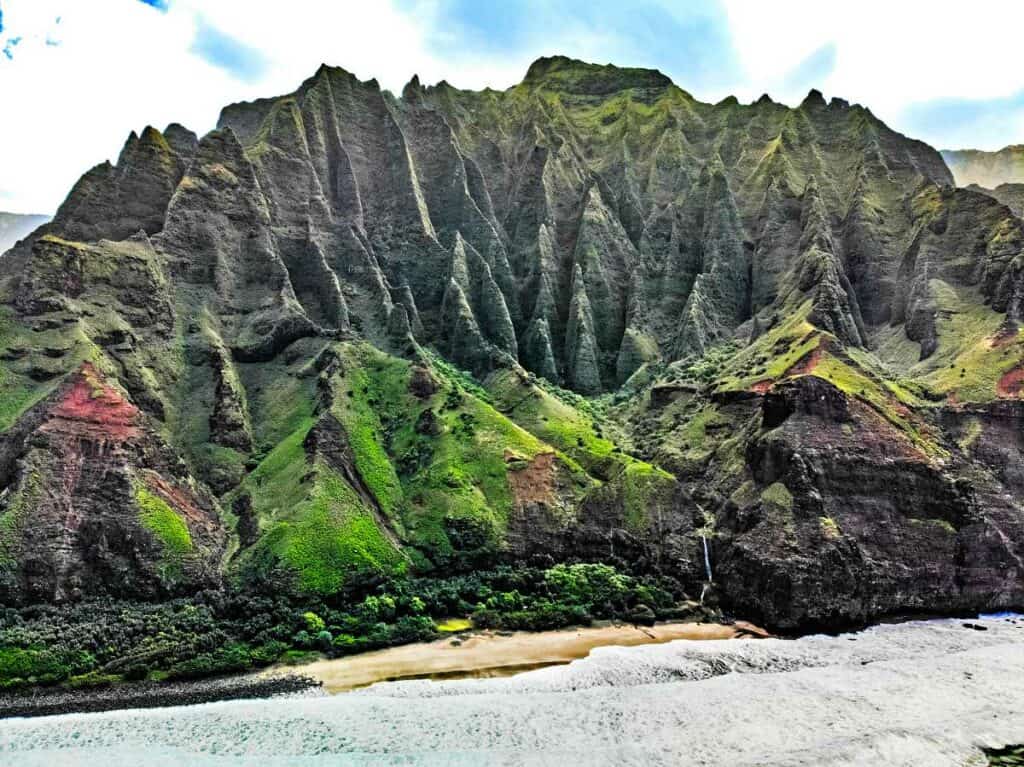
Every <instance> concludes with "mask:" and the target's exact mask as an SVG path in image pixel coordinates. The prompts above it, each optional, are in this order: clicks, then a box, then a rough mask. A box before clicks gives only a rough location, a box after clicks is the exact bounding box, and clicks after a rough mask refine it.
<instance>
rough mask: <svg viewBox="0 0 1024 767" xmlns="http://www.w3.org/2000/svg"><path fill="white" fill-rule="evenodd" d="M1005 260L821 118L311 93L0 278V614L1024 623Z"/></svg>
mask: <svg viewBox="0 0 1024 767" xmlns="http://www.w3.org/2000/svg"><path fill="white" fill-rule="evenodd" d="M1022 249H1024V223H1022V221H1021V219H1020V218H1019V217H1017V216H1015V215H1014V214H1013V213H1012V212H1011V211H1010V210H1009V209H1008V208H1006V207H1004V206H1003V205H1002V204H1000V203H999V202H998V201H997V200H995V199H992V198H991V197H988V196H986V195H983V194H978V193H975V192H971V191H967V190H962V189H956V188H954V185H953V176H952V175H951V174H950V171H949V169H948V168H947V166H946V164H945V163H944V162H943V159H942V157H941V156H940V155H939V153H938V152H936V151H935V150H933V149H932V148H930V147H929V146H927V145H925V144H923V143H921V142H919V141H914V140H912V139H909V138H907V137H905V136H902V135H900V134H898V133H896V132H894V131H892V130H891V129H889V128H888V127H887V126H885V125H884V124H883V123H881V122H880V121H879V120H878V119H877V118H875V117H874V116H873V115H872V113H871V112H870V111H869V110H868V109H866V108H864V107H861V106H857V105H850V104H848V103H846V102H844V101H842V100H840V99H832V100H831V101H829V102H826V101H825V100H824V99H823V98H822V96H821V94H820V93H818V92H816V91H812V92H811V93H810V94H809V95H808V96H807V98H806V99H805V100H804V102H803V103H802V104H801V105H800V106H799V107H797V108H795V109H792V108H789V107H786V106H784V105H781V104H776V103H774V102H772V101H771V100H770V99H768V98H767V97H763V98H762V99H760V100H759V101H757V102H756V103H753V104H749V105H743V104H740V103H738V102H737V101H736V100H735V99H726V100H724V101H722V102H720V103H718V104H705V103H701V102H699V101H697V100H696V99H694V98H693V97H692V96H690V95H689V94H688V93H686V92H685V91H683V90H682V89H680V88H678V87H677V86H675V85H674V84H673V83H672V82H670V81H669V80H668V78H666V77H665V76H663V75H662V74H660V73H658V72H655V71H650V70H640V69H622V68H617V67H612V66H604V67H601V66H595V65H591V64H585V63H582V62H579V61H572V60H569V59H565V58H560V57H556V58H550V59H540V60H538V61H537V62H535V63H534V64H533V65H532V66H531V67H530V69H529V71H528V73H527V75H526V78H525V79H524V80H523V82H522V83H520V84H518V85H516V86H514V87H512V88H510V89H508V90H505V91H493V90H484V91H479V92H470V91H462V90H458V89H456V88H453V87H452V86H450V85H448V84H447V83H443V82H442V83H440V84H438V85H436V86H433V87H424V86H422V85H421V84H420V83H419V81H418V79H416V78H414V79H413V80H412V81H411V82H410V83H409V84H408V85H407V86H406V87H405V89H404V91H403V93H402V95H401V97H395V96H394V95H392V94H390V93H388V92H386V91H382V90H381V89H380V88H379V86H378V85H377V83H376V82H375V81H373V80H371V81H368V82H361V81H359V80H358V79H356V78H355V77H353V76H352V75H351V74H349V73H347V72H345V71H343V70H340V69H336V68H329V67H326V66H325V67H321V69H320V70H318V71H317V72H316V74H315V75H313V77H311V78H310V79H309V80H307V81H306V82H304V83H303V84H302V85H301V86H300V87H299V88H298V90H296V91H295V92H294V93H292V94H289V95H287V96H282V97H279V98H270V99H264V100H260V101H256V102H252V103H243V104H234V105H231V106H228V107H226V108H225V109H224V110H223V112H222V114H221V117H220V121H219V124H218V128H217V129H216V130H214V131H212V132H211V133H209V134H207V135H206V136H204V137H202V138H201V139H199V138H197V137H196V136H194V135H193V134H191V133H189V132H188V131H187V130H185V129H184V128H182V127H181V126H176V125H172V126H170V127H169V128H168V129H167V130H165V131H164V132H160V131H157V130H155V129H152V128H147V129H146V130H145V131H144V132H143V133H142V135H141V136H136V135H135V134H132V136H131V137H129V139H128V141H127V143H126V144H125V147H124V150H123V151H122V153H121V156H120V158H119V159H118V162H117V164H116V165H110V164H109V163H107V164H103V165H100V166H97V167H96V168H94V169H92V170H91V171H89V172H88V173H87V174H86V175H85V176H83V177H82V179H81V180H80V181H79V182H78V184H77V185H76V186H75V187H74V189H73V190H72V191H71V193H70V194H69V196H68V198H67V200H66V201H65V203H64V205H63V206H62V207H61V208H60V210H59V211H58V213H57V215H56V217H55V218H54V220H53V221H52V222H51V223H50V224H47V225H46V226H45V227H44V228H43V229H42V230H40V231H39V232H37V233H36V234H35V235H33V237H32V238H30V240H29V241H26V242H24V243H22V244H21V245H19V246H18V247H17V248H15V249H14V250H12V251H11V252H10V253H9V254H7V255H6V256H5V257H4V258H3V260H2V261H0V304H2V309H0V311H2V315H0V338H2V351H0V403H2V404H0V430H2V434H0V599H2V601H4V602H6V603H9V604H24V603H30V602H36V601H68V600H76V599H82V598H88V597H93V596H103V595H117V596H120V597H136V598H140V599H143V598H145V599H163V598H167V597H169V596H172V595H175V594H186V593H190V592H192V591H195V590H197V589H200V588H205V587H210V586H216V585H217V584H219V583H221V582H223V580H224V579H227V580H228V581H230V582H233V583H235V584H237V585H239V586H240V587H242V588H251V589H253V590H255V591H257V592H258V591H261V590H262V591H268V590H269V591H288V592H297V593H304V594H312V595H320V596H324V595H331V594H336V593H339V592H340V591H343V590H344V589H346V588H349V587H351V586H352V585H353V584H358V583H366V582H372V581H373V579H375V578H381V577H389V578H394V577H397V578H402V577H405V576H409V575H418V574H426V575H440V574H448V573H452V572H466V571H472V570H474V569H480V568H486V567H491V566H493V565H495V564H498V563H502V562H513V563H541V564H545V563H546V564H550V563H552V562H559V561H588V562H594V561H603V562H608V563H611V564H614V565H617V566H619V567H620V568H623V569H627V570H631V571H636V572H647V573H655V574H657V573H664V574H670V575H671V576H672V577H673V578H675V579H677V580H678V581H680V582H682V583H684V584H685V585H686V587H687V589H688V591H689V592H692V593H693V594H694V595H697V594H699V593H701V591H702V584H704V583H705V582H706V581H708V580H709V574H708V572H707V570H708V569H709V568H710V569H711V570H712V571H713V572H712V573H711V574H710V575H711V579H713V581H714V584H715V588H716V589H717V593H718V596H719V598H720V599H721V600H722V602H723V604H725V605H726V606H727V607H729V608H731V609H732V610H734V611H735V612H737V613H739V614H743V615H746V616H750V617H752V618H755V619H758V620H763V621H765V622H766V623H768V624H770V625H773V626H779V627H789V628H793V627H806V626H814V625H828V624H830V623H835V622H841V621H852V620H864V619H867V618H869V617H872V616H876V615H879V614H883V613H887V612H893V611H897V610H911V609H913V610H933V611H935V610H941V611H949V610H968V609H970V610H977V609H994V608H998V607H1005V606H1010V605H1020V604H1022V603H1024V564H1022V562H1024V560H1022V559H1021V555H1022V553H1024V551H1022V548H1024V511H1022V508H1021V499H1022V498H1024V474H1022V473H1021V472H1020V471H1019V469H1018V468H1017V467H1018V466H1020V465H1021V460H1020V459H1021V458H1022V457H1024V440H1022V438H1021V436H1020V428H1019V424H1020V422H1021V419H1024V404H1022V402H1021V399H1020V397H1021V391H1022V390H1024V363H1022V351H1024V345H1022V341H1021V339H1020V336H1019V332H1018V323H1019V320H1020V315H1021V311H1022V306H1021V301H1022V299H1024V273H1022V268H1024V258H1022V256H1021V252H1022Z"/></svg>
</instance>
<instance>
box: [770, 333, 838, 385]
mask: <svg viewBox="0 0 1024 767" xmlns="http://www.w3.org/2000/svg"><path fill="white" fill-rule="evenodd" d="M828 348H829V347H828V340H827V339H825V338H822V337H819V338H818V345H817V346H816V347H814V348H813V349H811V350H810V351H809V352H807V353H806V354H805V355H804V356H803V357H801V358H800V359H798V360H797V361H796V362H794V363H793V364H792V365H790V366H789V367H788V368H786V371H785V372H784V373H783V374H782V375H781V376H779V380H780V381H781V380H782V379H783V378H791V377H793V376H804V375H808V374H810V373H813V372H814V369H815V368H816V367H818V363H820V362H821V358H822V355H824V353H825V352H826V351H828ZM774 385H775V381H773V380H772V379H771V378H765V379H763V380H761V381H758V382H757V383H755V384H753V385H752V386H751V387H750V391H752V392H755V393H757V394H765V393H766V392H767V391H768V390H769V389H771V388H772V386H774Z"/></svg>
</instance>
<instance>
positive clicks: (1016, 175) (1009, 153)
mask: <svg viewBox="0 0 1024 767" xmlns="http://www.w3.org/2000/svg"><path fill="white" fill-rule="evenodd" d="M942 159H944V160H945V161H946V165H948V166H949V169H950V170H951V171H953V178H955V179H956V184H957V186H970V185H971V184H977V185H978V186H983V187H985V188H986V189H995V188H996V187H997V186H1000V185H1001V184H1020V183H1024V144H1014V145H1011V146H1007V147H1003V148H1002V149H1000V150H999V151H998V152H983V151H981V150H980V149H955V150H954V149H944V150H942Z"/></svg>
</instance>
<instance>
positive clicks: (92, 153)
mask: <svg viewBox="0 0 1024 767" xmlns="http://www.w3.org/2000/svg"><path fill="white" fill-rule="evenodd" d="M1021 29H1024V2H1020V1H1019V0H971V2H969V3H968V2H964V1H963V0H859V2H856V3H851V2H844V1H843V0H776V1H775V2H764V0H693V1H686V2H684V1H682V0H675V1H672V0H641V2H637V3H625V2H623V1H622V0H563V1H562V2H544V1H543V0H490V2H481V0H288V2H281V0H205V1H203V0H0V98H2V99H3V104H4V107H3V109H2V110H0V210H7V211H13V212H21V213H51V214H52V213H53V212H54V211H55V210H56V208H57V207H58V205H59V204H60V203H61V201H62V200H63V199H64V196H65V195H66V194H67V192H68V190H69V189H70V188H71V185H72V184H73V183H74V182H75V181H76V180H77V178H78V177H79V176H80V175H81V174H82V173H83V172H85V171H86V170H88V169H89V168H90V167H92V166H93V165H95V164H97V163H99V162H102V161H103V160H108V159H109V160H111V161H113V160H116V158H117V154H118V152H119V150H120V148H121V146H122V145H123V143H124V141H125V138H126V137H127V136H128V134H129V132H131V131H132V130H135V131H137V132H139V131H141V130H142V129H143V128H144V127H145V126H146V125H154V126H156V127H158V128H161V129H162V128H163V127H165V126H166V125H167V124H168V123H170V122H180V123H182V124H184V125H186V126H188V127H189V128H191V129H192V130H195V131H196V132H197V133H200V134H202V133H205V132H206V131H208V130H210V129H211V128H213V127H214V125H215V124H216V120H217V115H218V113H219V111H220V108H221V107H222V106H224V105H225V104H229V103H232V102H235V101H241V100H248V99H253V98H257V97H262V96H273V95H279V94H283V93H288V92H290V91H292V90H294V89H295V88H296V86H298V84H299V83H301V82H302V81H303V80H304V79H306V78H307V77H309V76H310V75H311V74H313V72H314V71H315V70H316V68H317V67H318V66H319V65H320V63H322V62H325V63H328V64H331V65H335V66H341V67H344V68H345V69H347V70H349V71H351V72H353V73H354V74H356V75H357V76H359V77H360V78H362V79H370V78H376V79H377V80H378V81H379V82H380V84H381V86H382V87H384V88H388V89H390V90H392V91H394V92H396V93H397V92H400V91H401V88H402V86H403V85H404V84H405V83H406V82H407V81H408V80H409V78H410V77H411V76H412V75H413V74H418V75H419V76H420V79H421V81H423V82H424V83H434V82H437V81H439V80H442V79H445V80H448V81H449V82H450V83H452V84H454V85H456V86H459V87H464V88H482V87H485V86H491V87H495V88H505V87H509V86H511V85H513V84H515V83H516V82H518V81H519V80H521V79H522V77H523V75H524V74H525V72H526V69H527V67H528V66H529V64H530V62H531V61H533V60H534V59H536V58H537V57H539V56H543V55H553V54H563V55H567V56H573V57H576V58H581V59H584V60H587V61H593V62H597V63H614V64H619V65H622V66H644V67H654V68H657V69H660V70H661V71H662V72H664V73H665V74H667V75H669V76H670V77H671V78H672V79H673V80H674V81H675V82H676V84H677V85H679V86H680V87H681V88H684V89H685V90H687V91H689V92H690V93H692V94H693V95H694V96H695V97H697V98H700V99H702V100H705V101H712V102H714V101H718V100H720V99H722V98H724V97H725V96H727V95H735V96H736V97H737V98H739V99H740V101H742V102H749V101H753V100H755V99H757V98H758V97H759V96H760V95H761V94H762V93H768V94H769V95H770V96H771V97H772V98H774V99H775V100H777V101H782V102H784V103H787V104H791V105H796V104H798V103H799V102H800V101H801V100H802V99H803V97H804V96H805V95H806V93H807V91H808V90H809V89H810V88H817V89H819V90H821V91H822V92H823V93H824V94H825V96H826V97H831V96H839V97H841V98H845V99H847V100H848V101H850V102H859V103H862V104H864V105H866V106H868V107H870V108H871V110H872V111H873V112H874V113H875V114H876V115H877V116H878V117H880V118H881V119H883V120H885V121H886V122H887V123H888V124H889V125H891V126H892V127H894V128H895V129H897V130H899V131H901V132H903V133H907V134H908V135H911V136H914V137H916V138H920V139H923V140H925V141H928V142H929V143H930V144H932V145H933V146H935V147H937V148H962V147H974V148H980V149H998V148H1000V147H1002V146H1005V145H1007V144H1011V143H1024V67H1022V66H1021V65H1020V45H1021V44H1020V30H1021Z"/></svg>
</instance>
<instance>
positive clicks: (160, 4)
mask: <svg viewBox="0 0 1024 767" xmlns="http://www.w3.org/2000/svg"><path fill="white" fill-rule="evenodd" d="M139 2H140V3H142V4H143V5H148V6H150V7H152V8H156V9H157V10H158V11H164V12H165V13H166V11H167V6H169V5H170V4H171V3H170V0H139Z"/></svg>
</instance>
